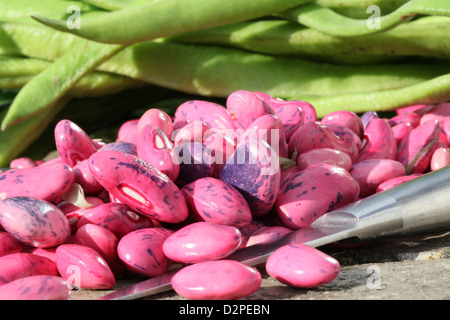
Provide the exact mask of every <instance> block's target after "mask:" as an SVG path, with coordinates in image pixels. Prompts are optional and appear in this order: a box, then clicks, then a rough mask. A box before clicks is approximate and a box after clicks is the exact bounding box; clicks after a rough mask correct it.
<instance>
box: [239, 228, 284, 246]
mask: <svg viewBox="0 0 450 320" xmlns="http://www.w3.org/2000/svg"><path fill="white" fill-rule="evenodd" d="M290 232H292V229H289V228H286V227H283V226H273V227H263V228H261V229H259V230H257V231H256V232H255V233H253V234H252V235H251V236H250V238H249V239H248V241H247V247H248V246H252V245H255V244H263V243H270V242H274V241H276V240H279V239H281V238H282V237H283V236H285V235H286V234H288V233H290Z"/></svg>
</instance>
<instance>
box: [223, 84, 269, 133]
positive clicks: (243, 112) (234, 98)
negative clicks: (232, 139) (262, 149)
mask: <svg viewBox="0 0 450 320" xmlns="http://www.w3.org/2000/svg"><path fill="white" fill-rule="evenodd" d="M226 108H227V110H228V112H229V113H230V115H231V119H232V120H233V121H234V123H235V125H236V128H238V129H242V130H246V129H247V127H248V126H249V125H250V124H251V123H252V122H253V121H255V120H256V119H258V118H259V117H261V116H263V115H266V114H275V111H274V110H273V109H272V108H271V107H270V106H269V104H267V103H266V102H265V101H264V100H263V99H261V98H260V97H259V96H258V95H257V94H255V93H253V92H250V91H246V90H238V91H234V92H232V93H231V94H230V95H228V97H227V101H226Z"/></svg>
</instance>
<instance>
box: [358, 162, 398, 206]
mask: <svg viewBox="0 0 450 320" xmlns="http://www.w3.org/2000/svg"><path fill="white" fill-rule="evenodd" d="M350 174H351V175H352V177H353V178H354V179H355V180H356V181H357V182H358V183H359V186H360V196H361V197H366V196H369V195H371V194H373V193H375V192H376V190H377V187H378V186H379V185H380V184H381V183H383V182H385V181H387V180H389V179H392V178H395V177H401V176H403V175H404V174H405V167H404V166H403V164H401V163H400V162H398V161H396V160H391V159H368V160H364V161H361V162H358V163H355V164H354V165H353V167H352V169H351V170H350Z"/></svg>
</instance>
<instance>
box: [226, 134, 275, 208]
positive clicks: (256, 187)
mask: <svg viewBox="0 0 450 320" xmlns="http://www.w3.org/2000/svg"><path fill="white" fill-rule="evenodd" d="M280 176H281V173H280V164H279V160H278V156H277V154H276V152H275V151H274V150H273V149H272V147H270V146H269V145H268V144H267V143H266V142H265V141H263V140H259V139H245V140H244V141H243V142H241V143H239V144H238V146H237V147H236V151H235V153H234V154H233V155H232V156H231V157H230V158H228V159H227V161H226V163H225V164H224V166H223V168H222V171H221V176H220V179H221V180H223V181H225V182H227V183H228V184H230V185H232V186H233V187H235V188H236V189H237V190H239V192H241V193H242V195H243V196H244V198H245V199H246V201H247V203H248V204H249V206H250V209H251V211H252V214H253V215H254V216H262V215H265V214H266V213H268V212H269V211H270V210H271V209H272V207H273V205H274V203H275V201H276V197H277V195H278V192H279V189H280Z"/></svg>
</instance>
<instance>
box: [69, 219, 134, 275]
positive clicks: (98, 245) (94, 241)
mask: <svg viewBox="0 0 450 320" xmlns="http://www.w3.org/2000/svg"><path fill="white" fill-rule="evenodd" d="M75 239H76V243H77V244H81V245H83V246H86V247H89V248H92V249H94V250H95V251H97V253H98V254H100V256H101V257H102V258H103V259H105V261H106V263H107V264H108V266H109V268H110V269H111V271H112V272H113V274H114V276H115V277H116V278H118V277H121V276H122V275H123V274H124V271H125V268H124V266H123V265H122V263H121V261H120V260H119V256H118V254H117V244H118V243H119V240H118V238H117V237H116V236H115V234H114V233H112V232H111V231H109V230H108V229H105V228H103V227H100V226H99V225H96V224H90V223H88V224H85V225H83V226H82V227H81V228H80V229H78V230H77V232H76V234H75Z"/></svg>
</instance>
